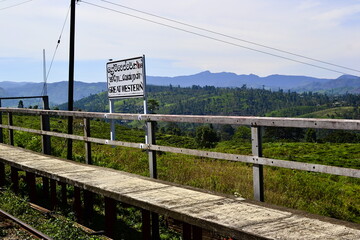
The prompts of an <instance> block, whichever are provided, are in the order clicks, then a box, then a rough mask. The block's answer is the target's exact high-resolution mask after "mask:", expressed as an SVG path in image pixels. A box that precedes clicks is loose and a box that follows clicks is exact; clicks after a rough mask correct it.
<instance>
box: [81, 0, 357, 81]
mask: <svg viewBox="0 0 360 240" xmlns="http://www.w3.org/2000/svg"><path fill="white" fill-rule="evenodd" d="M81 2H83V3H85V4H88V5H91V6H94V7H98V8H102V9H105V10H108V11H112V12H116V13H119V14H122V15H126V16H129V17H133V18H137V19H140V20H143V21H147V22H151V23H154V24H157V25H161V26H165V27H168V28H172V29H175V30H179V31H182V32H186V33H190V34H193V35H197V36H200V37H203V38H207V39H211V40H214V41H217V42H221V43H225V44H229V45H232V46H235V47H240V48H244V49H247V50H251V51H255V52H258V53H262V54H266V55H269V56H273V57H277V58H282V59H285V60H288V61H292V62H296V63H301V64H304V65H308V66H311V67H315V68H319V69H323V70H327V71H331V72H336V73H340V74H345V75H346V74H349V73H345V72H342V71H338V70H334V69H331V68H327V67H322V66H319V65H315V64H312V63H307V62H304V61H299V60H296V59H292V58H289V57H285V56H281V55H278V54H274V53H269V52H266V51H262V50H258V49H255V48H251V47H247V46H243V45H240V44H237V43H233V42H229V41H225V40H222V39H218V38H215V37H211V36H207V35H204V34H201V33H197V32H194V31H190V30H186V29H183V28H179V27H175V26H172V25H169V24H165V23H160V22H157V21H154V20H151V19H147V18H143V17H139V16H136V15H133V14H129V13H125V12H121V11H118V10H114V9H111V8H108V7H104V6H100V5H97V4H94V3H89V2H86V1H81ZM356 71H357V70H356ZM359 72H360V71H359Z"/></svg>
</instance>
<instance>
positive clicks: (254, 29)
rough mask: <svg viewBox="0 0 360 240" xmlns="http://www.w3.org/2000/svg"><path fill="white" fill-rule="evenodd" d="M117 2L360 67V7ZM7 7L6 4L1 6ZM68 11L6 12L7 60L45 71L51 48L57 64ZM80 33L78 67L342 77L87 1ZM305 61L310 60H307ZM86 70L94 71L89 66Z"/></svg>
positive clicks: (302, 1) (54, 4)
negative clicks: (142, 61)
mask: <svg viewBox="0 0 360 240" xmlns="http://www.w3.org/2000/svg"><path fill="white" fill-rule="evenodd" d="M86 1H87V2H91V3H95V4H99V5H101V6H106V7H109V8H112V9H116V10H118V11H123V12H127V13H131V14H134V15H136V16H140V17H145V18H149V19H151V20H156V21H158V22H160V23H164V24H170V25H172V26H175V27H179V28H185V29H186V30H187V31H194V32H197V33H201V34H205V35H208V36H210V37H213V38H219V39H221V40H224V41H229V42H232V43H236V44H239V45H242V46H244V47H251V48H256V49H258V50H261V51H266V52H270V53H271V54H282V53H279V52H276V51H273V50H270V49H267V48H262V47H259V46H255V45H252V44H249V43H245V42H241V41H236V40H234V39H228V38H225V37H222V36H218V35H214V34H210V33H207V32H204V31H200V30H198V29H193V28H189V27H185V26H182V25H179V24H175V23H171V22H167V21H165V20H159V19H156V18H154V17H150V16H146V15H144V14H140V13H136V12H133V11H130V10H127V9H124V8H121V7H117V6H114V5H109V4H106V3H105V2H103V1H99V0H86ZM111 1H112V2H115V3H121V4H123V5H125V6H129V7H133V8H136V9H139V10H143V11H147V12H150V13H153V14H156V15H159V16H163V17H166V18H171V19H174V20H178V21H182V22H186V23H189V24H193V25H195V26H199V27H202V28H207V29H210V30H214V31H217V32H220V33H224V34H227V35H231V36H234V37H238V38H240V39H244V40H248V41H253V42H257V43H260V44H263V45H268V46H271V47H275V48H279V49H283V50H286V51H291V52H295V53H298V54H302V55H306V56H309V57H313V58H318V59H322V60H324V61H331V62H335V63H337V64H339V65H349V66H350V67H353V68H358V63H359V62H360V57H359V55H358V54H357V53H358V52H359V49H360V41H358V40H359V37H360V33H359V31H358V27H359V23H356V21H355V20H354V19H353V18H356V16H357V15H356V14H359V11H360V6H359V1H350V0H344V1H330V0H314V1H310V0H293V1H275V0H266V1H265V0H254V1H247V0H223V1H221V3H219V2H218V1H205V0H183V1H165V0H152V1H145V0H138V1H130V0H123V1H116V0H111ZM6 2H7V1H6ZM2 4H3V3H0V8H1V7H2V6H3V5H2ZM68 7H69V3H68V1H56V0H50V1H49V0H46V1H45V0H35V1H32V2H30V3H28V4H24V5H22V6H19V7H16V8H12V9H9V10H4V11H1V14H0V35H1V36H2V37H1V38H0V52H1V55H2V57H13V58H16V57H18V58H21V59H24V58H29V59H33V61H38V62H39V66H41V61H42V60H41V57H42V49H43V48H45V49H46V50H47V58H48V60H49V59H50V58H51V56H52V54H53V51H54V48H55V46H56V42H57V38H58V36H59V33H60V30H61V27H62V24H63V22H64V19H65V15H66V12H67V10H68ZM350 21H353V22H352V24H349V23H350ZM68 25H69V22H67V24H66V27H65V29H64V33H63V37H62V41H61V44H60V46H59V49H58V52H57V55H56V60H61V61H67V58H68V38H69V27H68ZM356 25H357V26H356ZM76 28H77V32H76V59H77V61H82V62H86V61H89V60H94V61H99V62H101V61H106V59H108V58H114V59H118V58H128V57H132V56H138V55H142V54H145V55H146V56H147V59H148V61H149V62H150V64H149V65H148V67H152V69H148V70H147V72H148V73H149V74H151V75H172V76H174V75H179V74H182V75H186V74H192V73H195V72H194V71H202V70H210V71H213V72H216V71H228V72H229V71H232V72H236V73H238V74H248V73H254V74H258V75H262V76H265V75H270V74H276V73H278V74H298V75H304V74H306V75H311V76H317V77H337V76H338V75H339V74H338V73H332V72H329V71H325V70H319V69H316V68H311V67H309V66H305V65H302V64H297V63H293V62H289V61H286V60H284V59H280V58H275V57H270V56H267V55H264V54H261V53H258V52H255V51H250V50H246V49H244V48H241V47H235V46H231V45H228V44H225V43H220V42H217V41H214V40H210V39H206V38H202V37H200V36H196V35H193V34H189V33H185V32H181V31H178V30H174V29H171V28H167V27H164V26H160V25H157V24H154V23H150V22H146V21H143V20H140V19H136V18H132V17H129V16H126V15H123V14H119V13H116V12H112V11H109V10H104V9H100V8H97V7H94V6H91V5H88V4H86V3H85V2H80V3H79V4H78V5H77V26H76ZM287 57H290V58H296V57H294V56H287ZM296 59H298V58H296ZM302 61H308V60H304V59H302ZM311 63H313V62H311ZM157 64H158V65H157ZM315 64H316V63H315ZM62 65H64V64H62ZM65 65H66V64H65ZM356 65H357V66H356ZM163 66H166V67H163ZM54 67H55V65H54ZM80 67H81V68H86V66H85V65H82V64H81V66H80ZM0 68H1V66H0ZM96 69H97V68H94V67H91V68H90V67H89V69H88V71H97V70H96ZM1 71H6V69H1ZM63 71H66V69H64V70H63ZM82 72H84V70H83V69H81V71H80V70H79V74H78V75H79V78H81V73H82ZM172 73H173V74H172ZM101 74H102V73H98V72H96V73H95V72H94V74H93V75H94V76H101ZM1 80H2V79H0V81H1ZM83 80H86V79H83ZM100 81H101V80H100Z"/></svg>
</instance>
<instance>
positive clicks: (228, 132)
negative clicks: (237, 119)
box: [220, 124, 235, 141]
mask: <svg viewBox="0 0 360 240" xmlns="http://www.w3.org/2000/svg"><path fill="white" fill-rule="evenodd" d="M234 132H235V130H234V128H233V127H232V126H231V125H230V124H225V125H222V126H221V127H220V138H221V140H223V141H227V140H230V139H231V138H232V136H233V135H234Z"/></svg>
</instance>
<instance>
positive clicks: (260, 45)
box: [100, 0, 360, 73]
mask: <svg viewBox="0 0 360 240" xmlns="http://www.w3.org/2000/svg"><path fill="white" fill-rule="evenodd" d="M100 1H102V2H106V3H109V4H112V5H115V6H118V7H122V8H125V9H129V10H132V11H135V12H138V13H142V14H145V15H148V16H152V17H156V18H159V19H162V20H166V21H169V22H173V23H177V24H180V25H183V26H186V27H191V28H194V29H197V30H201V31H205V32H208V33H212V34H216V35H219V36H222V37H227V38H230V39H233V40H237V41H241V42H245V43H249V44H252V45H256V46H259V47H263V48H267V49H271V50H274V51H278V52H281V53H286V54H289V55H292V56H296V57H300V58H304V59H307V60H311V61H315V62H319V63H323V64H327V65H330V66H334V67H338V68H343V69H347V70H351V71H355V72H359V73H360V70H357V69H353V68H349V67H346V66H341V65H338V64H335V63H330V62H327V61H323V60H319V59H316V58H311V57H307V56H304V55H301V54H298V53H293V52H290V51H285V50H281V49H279V48H275V47H270V46H267V45H264V44H260V43H256V42H253V41H249V40H246V39H242V38H237V37H233V36H230V35H228V34H224V33H220V32H216V31H213V30H209V29H206V28H202V27H197V26H195V25H192V24H188V23H184V22H180V21H177V20H173V19H170V18H166V17H162V16H159V15H156V14H153V13H149V12H145V11H142V10H138V9H135V8H131V7H127V6H125V5H122V4H118V3H114V2H110V1H107V0H100Z"/></svg>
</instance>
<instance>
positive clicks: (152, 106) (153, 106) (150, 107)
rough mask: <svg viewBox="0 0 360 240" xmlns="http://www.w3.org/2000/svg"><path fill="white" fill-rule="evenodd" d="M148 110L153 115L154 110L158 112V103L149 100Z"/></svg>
mask: <svg viewBox="0 0 360 240" xmlns="http://www.w3.org/2000/svg"><path fill="white" fill-rule="evenodd" d="M147 104H148V110H149V113H150V114H155V111H156V110H159V102H158V101H157V100H155V99H149V100H148V101H147Z"/></svg>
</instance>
